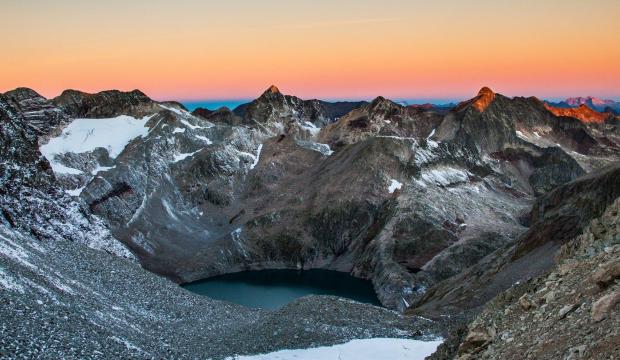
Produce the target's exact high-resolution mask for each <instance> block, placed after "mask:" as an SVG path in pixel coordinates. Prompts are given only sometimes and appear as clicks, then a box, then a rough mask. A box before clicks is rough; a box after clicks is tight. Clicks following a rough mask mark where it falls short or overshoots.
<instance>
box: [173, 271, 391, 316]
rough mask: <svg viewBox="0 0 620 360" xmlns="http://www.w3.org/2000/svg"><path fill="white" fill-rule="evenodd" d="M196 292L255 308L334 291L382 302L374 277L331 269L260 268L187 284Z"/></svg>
mask: <svg viewBox="0 0 620 360" xmlns="http://www.w3.org/2000/svg"><path fill="white" fill-rule="evenodd" d="M183 287H184V288H185V289H187V290H189V291H191V292H194V293H196V294H200V295H204V296H208V297H210V298H213V299H218V300H225V301H230V302H233V303H236V304H240V305H244V306H247V307H252V308H263V309H271V310H273V309H278V308H280V307H282V306H284V305H286V304H288V303H289V302H291V301H292V300H295V299H297V298H300V297H302V296H306V295H334V296H340V297H343V298H348V299H352V300H356V301H359V302H364V303H369V304H373V305H378V306H380V305H381V304H380V303H379V300H378V299H377V296H376V295H375V292H374V289H373V287H372V284H371V283H370V281H367V280H363V279H358V278H355V277H353V276H350V275H349V274H346V273H342V272H337V271H329V270H303V271H299V270H260V271H244V272H239V273H234V274H227V275H222V276H216V277H213V278H209V279H205V280H200V281H196V282H193V283H189V284H185V285H183Z"/></svg>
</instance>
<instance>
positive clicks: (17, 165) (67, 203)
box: [0, 92, 134, 259]
mask: <svg viewBox="0 0 620 360" xmlns="http://www.w3.org/2000/svg"><path fill="white" fill-rule="evenodd" d="M23 93H28V94H31V95H32V96H33V97H34V100H33V101H28V100H27V99H26V98H22V99H21V101H22V103H28V104H32V103H34V102H37V103H39V104H42V106H43V107H44V108H45V109H48V110H49V108H48V104H47V103H46V102H44V101H40V99H39V95H38V94H36V93H34V92H23ZM13 99H14V98H13V97H11V98H7V97H6V96H5V95H0V158H1V159H2V160H1V162H0V177H1V181H0V208H1V214H0V223H1V224H2V225H3V226H7V227H10V228H13V229H19V230H20V231H23V232H25V233H28V234H31V235H32V236H34V237H35V238H37V239H39V240H41V241H56V240H58V239H68V240H71V241H74V242H77V243H82V244H87V245H88V246H91V247H93V248H96V249H103V250H106V251H109V252H112V253H114V254H117V255H119V256H122V257H127V258H131V259H133V258H134V257H133V255H132V254H131V253H130V252H129V251H128V250H127V249H126V248H125V247H124V246H123V245H121V244H120V243H119V242H118V241H117V240H116V239H114V238H113V237H112V235H111V234H110V232H109V230H108V228H107V227H106V226H105V224H104V222H103V221H102V220H101V219H99V218H97V217H94V216H92V215H91V214H90V213H89V212H88V211H87V210H86V209H84V207H83V206H82V205H81V204H80V203H78V202H76V201H75V200H74V199H73V198H71V197H69V196H68V195H67V194H65V192H64V190H63V189H62V186H61V185H60V184H59V183H57V182H56V179H55V177H54V174H53V173H52V172H51V168H50V164H49V163H48V161H47V160H46V159H45V158H44V157H42V156H41V153H40V152H39V151H38V150H37V147H38V145H37V136H40V135H41V136H43V135H42V134H41V132H40V129H42V128H43V127H38V128H35V127H34V126H32V125H31V124H30V121H31V120H32V118H26V117H25V116H24V115H23V113H22V111H20V109H19V108H17V107H15V106H14V105H12V104H14V100H13ZM31 111H33V109H32V108H28V110H26V114H30V113H31ZM51 113H53V114H56V112H55V111H51ZM57 119H58V117H55V116H53V117H51V118H50V121H56V120H57Z"/></svg>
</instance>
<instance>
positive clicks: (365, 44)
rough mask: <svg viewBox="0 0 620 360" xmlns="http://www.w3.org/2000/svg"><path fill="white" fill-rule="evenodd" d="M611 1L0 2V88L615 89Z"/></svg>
mask: <svg viewBox="0 0 620 360" xmlns="http://www.w3.org/2000/svg"><path fill="white" fill-rule="evenodd" d="M619 16H620V1H618V0H590V1H582V0H537V1H535V0H521V1H509V0H493V1H492V0H468V1H462V0H458V1H457V0H432V1H429V0H426V1H418V0H380V1H379V0H374V1H371V0H355V1H353V0H339V1H334V0H329V1H327V0H313V1H305V0H298V1H291V0H287V1H284V0H261V1H253V0H252V1H250V0H248V1H241V0H226V1H204V0H203V1H200V0H175V1H165V0H132V1H129V0H123V1H120V0H108V1H105V2H104V1H98V2H95V1H77V0H56V1H46V2H42V1H37V0H19V1H2V3H1V4H0V33H2V38H3V40H2V45H1V46H2V56H0V92H2V91H6V90H9V89H12V88H15V87H18V86H27V87H31V88H33V89H35V90H37V91H39V92H40V93H41V94H42V95H44V96H47V97H52V96H55V95H57V94H59V93H60V92H61V91H62V90H63V89H65V88H76V89H80V90H84V91H90V92H94V91H99V90H104V89H111V88H116V89H121V90H130V89H134V88H139V89H141V90H143V91H144V92H146V93H147V94H148V95H150V96H152V97H154V98H156V99H178V100H189V99H231V98H251V97H255V96H257V95H258V94H260V92H261V91H263V90H264V89H265V88H266V87H267V86H269V85H270V84H276V85H278V86H279V87H280V89H282V90H283V91H284V92H286V93H291V94H295V95H298V96H301V97H304V98H310V97H318V98H371V97H374V96H376V95H384V96H387V97H391V98H444V99H445V98H466V97H471V96H472V95H473V94H475V93H476V92H477V90H478V89H479V88H480V87H481V86H483V85H488V86H490V87H492V88H493V89H494V90H496V91H498V92H502V93H504V94H507V95H537V96H540V97H564V96H575V95H595V96H602V97H612V98H617V97H618V96H620V91H619V87H618V85H619V84H620V46H618V44H619V43H620V20H619Z"/></svg>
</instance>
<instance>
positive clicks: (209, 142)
mask: <svg viewBox="0 0 620 360" xmlns="http://www.w3.org/2000/svg"><path fill="white" fill-rule="evenodd" d="M194 136H195V137H196V138H197V139H200V140H202V141H204V142H206V143H207V145H211V144H213V141H211V140H210V139H209V138H208V137H206V136H202V135H194Z"/></svg>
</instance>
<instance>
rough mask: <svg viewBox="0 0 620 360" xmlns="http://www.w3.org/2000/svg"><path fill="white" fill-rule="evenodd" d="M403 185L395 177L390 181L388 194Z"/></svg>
mask: <svg viewBox="0 0 620 360" xmlns="http://www.w3.org/2000/svg"><path fill="white" fill-rule="evenodd" d="M402 187H403V184H402V183H401V182H399V181H398V180H396V179H392V180H391V181H390V186H389V187H388V191H389V192H390V194H393V193H394V191H396V190H400V189H401V188H402Z"/></svg>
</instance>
